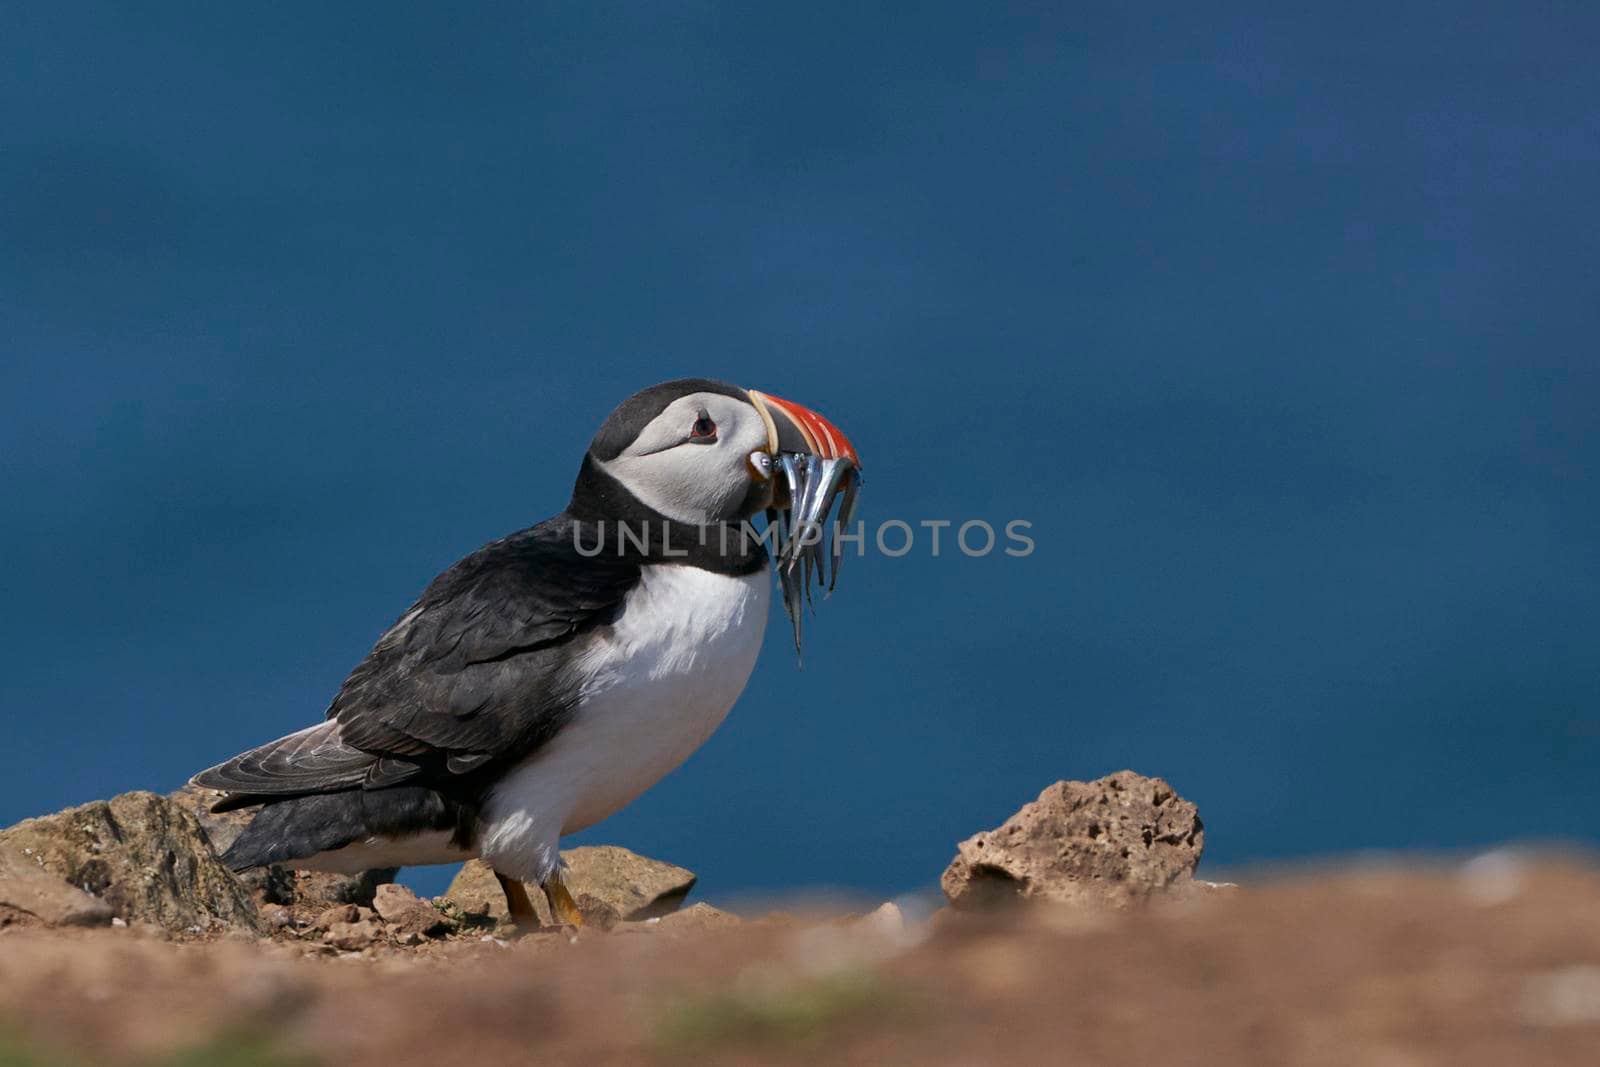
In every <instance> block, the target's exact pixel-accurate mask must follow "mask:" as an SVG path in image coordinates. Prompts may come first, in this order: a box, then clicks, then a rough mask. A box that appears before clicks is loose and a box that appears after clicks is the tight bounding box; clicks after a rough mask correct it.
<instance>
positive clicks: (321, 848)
mask: <svg viewBox="0 0 1600 1067" xmlns="http://www.w3.org/2000/svg"><path fill="white" fill-rule="evenodd" d="M475 817H476V810H475V809H474V808H472V807H470V806H469V805H466V804H464V803H462V802H460V801H456V800H451V799H449V798H446V797H444V796H441V795H440V794H439V793H436V792H435V791H433V790H432V789H426V788H423V787H422V786H398V787H395V788H392V789H372V790H363V789H351V790H346V791H344V792H340V793H312V794H308V795H306V796H297V797H287V798H282V799H279V798H272V799H270V800H268V801H267V803H266V805H265V806H264V807H263V808H262V809H261V811H260V812H258V813H257V814H256V817H255V818H254V819H252V820H251V822H250V825H249V826H247V827H245V829H244V831H243V832H242V833H241V834H239V836H238V837H237V838H236V839H235V840H234V842H233V844H232V845H230V846H228V849H227V851H226V852H224V853H223V854H222V862H223V863H225V864H227V865H228V867H230V868H231V869H233V870H235V871H242V870H245V869H247V868H250V867H264V866H266V865H268V864H272V863H285V864H292V863H293V862H294V861H296V860H304V859H308V858H309V857H311V856H315V855H317V854H318V853H322V852H332V851H334V850H336V849H340V848H344V847H345V846H346V845H350V844H353V843H355V842H357V841H364V840H366V839H368V838H391V837H393V838H404V837H410V836H413V835H416V834H420V833H426V832H428V831H438V830H447V831H451V832H452V833H453V834H454V836H455V838H456V840H457V841H458V842H459V843H460V844H461V846H462V847H463V848H465V847H466V844H467V839H468V837H469V836H470V834H471V827H472V824H473V821H474V819H475Z"/></svg>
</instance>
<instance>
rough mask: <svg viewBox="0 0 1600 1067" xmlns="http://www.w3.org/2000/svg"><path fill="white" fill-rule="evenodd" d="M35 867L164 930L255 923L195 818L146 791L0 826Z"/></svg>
mask: <svg viewBox="0 0 1600 1067" xmlns="http://www.w3.org/2000/svg"><path fill="white" fill-rule="evenodd" d="M0 845H4V846H9V847H10V848H11V849H12V850H14V851H15V852H17V853H20V854H21V855H22V856H23V857H25V858H26V859H28V860H29V861H31V862H33V863H35V864H37V865H38V867H39V868H40V869H41V870H43V871H45V872H48V873H49V874H51V875H54V876H55V877H57V878H60V879H63V880H65V881H66V882H68V883H70V884H71V885H73V886H76V887H77V888H79V889H81V890H83V891H84V892H86V893H89V894H92V895H94V896H96V897H99V898H100V899H101V900H102V901H104V902H105V904H106V905H107V906H109V907H110V909H111V911H112V913H113V914H115V915H116V916H117V917H119V918H121V919H123V920H125V921H127V922H129V923H133V922H144V923H150V924H152V925H155V926H158V927H161V928H162V929H165V930H167V931H169V932H171V933H179V934H195V933H208V932H212V931H216V930H221V929H228V928H232V929H245V930H249V931H252V932H257V931H259V930H260V929H261V924H260V918H259V915H258V912H257V910H256V905H255V902H254V901H252V900H251V899H250V895H249V893H247V892H246V891H245V888H244V886H242V885H241V884H240V883H239V880H238V879H237V878H235V877H234V876H233V872H231V871H229V870H228V869H227V868H226V867H224V866H223V865H222V863H221V862H220V861H219V860H218V859H217V857H216V855H215V854H214V853H213V852H212V850H211V846H210V844H209V842H208V841H207V839H206V835H205V833H204V831H202V830H201V828H200V823H199V822H198V820H197V819H196V818H195V816H194V815H193V814H192V813H190V812H189V811H188V810H186V809H185V808H184V807H183V806H182V805H180V804H175V803H173V802H172V801H170V800H168V799H166V798H165V797H160V796H157V795H156V794H154V793H124V794H122V795H121V796H117V797H113V798H111V799H110V800H97V801H94V802H93V803H90V804H84V805H82V806H81V807H76V808H68V809H67V810H66V811H61V812H57V813H56V814H54V815H45V816H42V817H40V818H37V819H27V820H25V821H23V822H20V823H18V824H16V825H15V826H12V827H9V828H7V829H5V830H0Z"/></svg>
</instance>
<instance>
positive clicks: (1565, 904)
mask: <svg viewBox="0 0 1600 1067" xmlns="http://www.w3.org/2000/svg"><path fill="white" fill-rule="evenodd" d="M206 800H207V798H206V797H204V796H200V795H196V794H192V793H180V794H177V795H175V796H174V797H170V798H163V797H158V796H155V795H153V794H127V795H125V796H122V797H117V798H114V799H113V800H111V801H109V802H104V803H100V804H92V805H86V806H84V807H82V808H76V809H72V810H70V811H68V812H63V813H60V814H58V815H55V816H50V817H47V818H45V819H40V820H29V821H28V822H24V823H21V824H18V826H16V827H12V828H9V829H6V830H0V1067H15V1065H22V1064H28V1065H32V1067H66V1065H72V1064H98V1063H129V1064H148V1065H153V1064H169V1065H177V1064H195V1065H202V1064H203V1065H212V1064H215V1065H219V1067H228V1065H238V1067H242V1065H262V1067H264V1065H269V1064H276V1065H289V1064H300V1065H306V1067H311V1065H317V1064H367V1063H372V1064H385V1065H400V1064H410V1063H417V1064H423V1063H427V1064H439V1063H470V1062H479V1061H485V1062H487V1059H486V1058H488V1057H499V1058H500V1059H501V1060H502V1061H504V1062H512V1063H522V1062H541V1063H552V1062H554V1063H565V1062H583V1063H589V1064H593V1063H638V1062H663V1063H674V1062H689V1061H693V1062H707V1061H709V1062H714V1063H721V1062H726V1063H767V1062H771V1063H791V1062H792V1063H810V1062H814V1061H817V1060H820V1059H826V1060H828V1061H830V1062H841V1063H871V1064H877V1063H916V1064H922V1063H956V1064H986V1063H1082V1064H1101V1063H1105V1064H1111V1063H1137V1064H1146V1063H1162V1064H1190V1063H1193V1064H1212V1063H1234V1064H1250V1063H1263V1064H1267V1063H1270V1064H1283V1063H1304V1064H1323V1063H1326V1064H1352V1063H1359V1064H1365V1063H1374V1064H1397V1065H1398V1064H1419V1065H1420V1064H1477V1063H1483V1064H1491V1063H1492V1064H1505V1063H1551V1064H1557V1063H1560V1064H1573V1063H1592V1062H1600V868H1597V867H1595V866H1594V865H1592V864H1591V863H1590V862H1589V861H1588V860H1586V859H1585V858H1583V857H1565V858H1563V857H1559V856H1551V855H1545V856H1543V857H1534V856H1523V855H1518V854H1515V853H1511V852H1495V853H1490V854H1488V855H1485V856H1481V857H1478V858H1476V859H1473V860H1471V861H1469V862H1467V863H1465V864H1461V863H1450V864H1444V863H1439V864H1435V865H1431V866H1412V867H1402V866H1373V865H1365V866H1357V867H1349V866H1347V867H1344V868H1340V867H1337V866H1329V867H1324V868H1320V869H1316V870H1307V871H1302V872H1299V873H1296V874H1291V875H1280V876H1275V877H1267V876H1262V877H1259V878H1250V879H1247V880H1246V881H1245V884H1244V885H1243V886H1242V887H1228V886H1216V885H1212V884H1211V883H1207V882H1203V881H1197V880H1195V879H1194V878H1193V876H1192V875H1193V870H1194V864H1195V863H1196V862H1197V861H1198V859H1199V856H1200V851H1201V849H1202V847H1203V844H1204V831H1203V828H1202V826H1201V824H1200V820H1199V815H1198V812H1196V811H1195V810H1194V807H1193V805H1190V804H1188V803H1187V802H1186V801H1184V800H1183V799H1182V798H1181V797H1178V796H1177V795H1176V794H1174V793H1173V791H1172V790H1171V788H1170V787H1168V786H1167V785H1166V783H1164V782H1161V781H1160V780H1158V779H1149V778H1143V777H1140V776H1138V775H1133V774H1131V773H1128V772H1122V773H1120V774H1117V775H1112V776H1110V777H1108V778H1104V779H1101V780H1099V781H1097V782H1089V783H1074V782H1065V783H1057V784H1056V785H1054V786H1051V787H1050V788H1048V789H1046V790H1045V791H1044V793H1042V794H1041V795H1040V797H1039V799H1038V800H1037V801H1035V802H1033V803H1032V804H1029V805H1027V806H1026V807H1024V808H1023V809H1022V810H1021V811H1019V812H1018V813H1017V814H1016V815H1015V816H1013V817H1012V818H1011V819H1010V820H1007V822H1006V823H1005V824H1004V825H1002V826H1000V827H997V828H995V829H994V830H990V831H985V832H983V833H980V834H977V835H975V836H973V837H972V838H969V839H968V840H966V841H964V842H961V843H960V844H959V846H957V849H956V852H957V854H956V857H955V859H954V860H953V862H952V863H951V865H950V867H949V869H948V870H947V871H946V872H945V875H944V878H943V881H942V886H943V889H944V892H945V894H946V898H947V902H946V904H945V906H943V907H942V908H940V909H938V910H936V911H934V912H933V913H932V914H931V915H924V914H922V913H921V912H920V911H919V910H918V909H915V908H910V907H908V908H906V909H905V910H904V911H902V909H901V908H899V907H897V906H896V905H894V904H885V905H884V906H883V907H880V908H878V909H877V910H875V911H871V912H868V913H865V914H858V915H781V914H769V915H747V916H743V917H736V916H733V915H731V914H729V913H727V912H724V911H720V910H718V909H716V908H714V907H711V906H710V905H707V904H704V903H695V904H691V903H688V902H687V901H686V900H685V897H686V896H688V895H689V893H690V891H691V889H692V887H693V875H692V874H690V873H689V872H687V871H684V870H682V869H681V868H677V867H673V866H671V865H669V864H663V863H659V862H656V861H652V860H647V859H644V858H643V857H638V856H635V855H634V854H632V853H630V852H627V851H626V850H624V849H612V848H600V849H581V850H573V852H571V853H569V854H568V861H569V863H570V865H571V868H572V873H571V878H570V881H571V883H572V886H573V889H574V891H575V892H576V893H577V894H578V897H579V902H580V905H581V906H582V908H583V910H584V913H585V915H586V917H587V918H588V920H589V923H588V925H587V926H586V927H585V928H584V929H583V930H581V931H576V932H574V931H572V930H570V929H567V928H556V927H546V928H543V929H540V930H537V931H534V932H529V933H525V932H521V931H517V930H514V929H513V928H511V927H510V925H509V923H508V922H507V920H506V916H505V900H504V897H503V896H502V895H501V894H500V891H499V887H498V885H497V884H496V883H495V881H494V879H493V877H492V874H491V873H490V872H488V871H487V870H485V869H483V868H481V867H477V866H475V865H471V866H469V867H468V868H467V869H466V870H464V871H463V874H462V876H461V877H460V878H458V879H457V881H456V883H455V884H454V885H452V886H451V889H450V891H449V892H448V893H447V894H446V895H445V896H444V897H441V898H439V899H438V900H434V901H423V900H418V899H417V898H416V897H414V896H412V895H411V894H410V893H409V892H408V891H406V890H405V889H403V888H402V887H400V886H396V885H392V884H390V883H389V881H388V878H389V877H392V872H369V874H368V875H367V876H364V877H361V878H333V877H331V876H327V875H310V874H305V873H296V872H289V871H270V872H254V873H252V874H251V875H250V876H248V877H247V878H245V879H244V880H242V881H241V880H238V879H234V878H233V876H232V875H231V874H228V872H226V871H225V870H223V869H222V868H221V867H220V865H219V864H216V862H215V856H214V850H215V849H216V848H218V847H222V845H224V844H225V842H226V838H227V835H228V834H229V833H230V832H236V831H237V822H236V820H230V819H227V818H221V819H219V818H217V817H213V816H210V815H209V813H205V812H204V809H205V808H206V807H207V806H208V805H207V804H206ZM230 828H231V830H230ZM219 842H220V843H219ZM219 872H220V873H219ZM535 895H537V894H535Z"/></svg>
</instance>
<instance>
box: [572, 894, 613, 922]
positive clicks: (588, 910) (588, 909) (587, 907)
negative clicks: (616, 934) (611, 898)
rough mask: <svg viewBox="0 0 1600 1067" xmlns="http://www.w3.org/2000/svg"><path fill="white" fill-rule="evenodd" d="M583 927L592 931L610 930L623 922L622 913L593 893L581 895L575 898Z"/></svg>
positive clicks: (574, 901)
mask: <svg viewBox="0 0 1600 1067" xmlns="http://www.w3.org/2000/svg"><path fill="white" fill-rule="evenodd" d="M573 903H574V904H576V905H578V914H579V915H582V916H583V925H584V926H585V927H586V928H588V929H590V930H610V929H612V928H613V927H615V926H616V925H617V924H618V923H620V922H621V921H622V913H621V912H619V911H617V909H616V908H614V907H612V906H611V905H610V904H608V903H607V902H606V901H604V900H601V899H600V898H599V897H597V896H595V895H594V894H592V893H579V894H578V895H577V896H576V897H574V898H573Z"/></svg>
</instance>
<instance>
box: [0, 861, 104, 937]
mask: <svg viewBox="0 0 1600 1067" xmlns="http://www.w3.org/2000/svg"><path fill="white" fill-rule="evenodd" d="M7 909H11V910H15V911H18V912H23V913H25V914H26V915H27V916H31V917H32V918H34V919H37V920H39V921H40V922H45V923H49V924H50V925H52V926H104V925H106V924H107V923H109V922H110V921H111V914H112V912H111V906H110V905H109V904H107V903H106V902H105V901H103V900H101V899H100V898H99V897H95V896H90V895H89V894H88V893H85V892H84V891H83V890H81V889H79V888H78V887H77V886H75V885H71V884H69V883H68V882H67V881H66V880H65V879H62V878H59V877H57V876H56V875H53V874H51V873H50V872H49V871H46V870H45V869H44V867H43V866H42V865H41V864H40V862H39V861H38V860H37V859H36V858H35V857H33V856H29V855H26V854H24V853H23V852H22V851H20V850H19V849H16V848H12V847H10V846H9V845H0V916H3V915H4V914H5V912H6V910H7ZM3 925H5V920H4V918H3V917H0V926H3Z"/></svg>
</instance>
